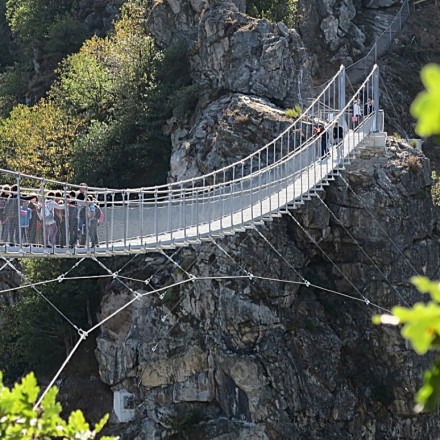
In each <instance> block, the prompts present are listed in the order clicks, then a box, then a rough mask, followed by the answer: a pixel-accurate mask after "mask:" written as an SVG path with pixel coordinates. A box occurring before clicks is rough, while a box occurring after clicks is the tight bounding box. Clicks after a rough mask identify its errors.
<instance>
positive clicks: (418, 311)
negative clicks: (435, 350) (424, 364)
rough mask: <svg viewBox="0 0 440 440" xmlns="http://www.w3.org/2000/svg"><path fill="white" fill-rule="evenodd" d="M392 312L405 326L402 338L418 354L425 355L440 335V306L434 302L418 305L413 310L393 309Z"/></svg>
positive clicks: (404, 308)
mask: <svg viewBox="0 0 440 440" xmlns="http://www.w3.org/2000/svg"><path fill="white" fill-rule="evenodd" d="M392 312H393V315H394V316H396V317H397V318H398V319H399V320H400V322H401V323H403V324H404V326H403V328H402V331H401V333H402V336H403V337H404V338H405V339H408V340H409V341H410V342H411V344H412V346H413V348H414V350H415V351H416V352H417V353H418V354H425V353H426V352H427V351H428V350H429V349H430V348H431V344H432V342H433V341H434V339H435V337H436V336H437V335H440V306H439V305H438V304H436V303H433V302H430V303H428V304H422V303H417V304H415V305H414V306H413V307H412V308H406V307H393V309H392Z"/></svg>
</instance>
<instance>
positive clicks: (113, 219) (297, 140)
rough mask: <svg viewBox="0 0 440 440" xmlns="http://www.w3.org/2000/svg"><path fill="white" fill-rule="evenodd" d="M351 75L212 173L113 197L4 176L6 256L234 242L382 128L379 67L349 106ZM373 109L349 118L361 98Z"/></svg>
mask: <svg viewBox="0 0 440 440" xmlns="http://www.w3.org/2000/svg"><path fill="white" fill-rule="evenodd" d="M344 79H345V72H344V69H343V68H341V70H340V71H339V72H338V74H337V75H336V76H335V77H334V81H332V82H330V83H329V84H328V86H327V87H326V89H325V90H324V91H323V92H322V94H321V95H320V99H317V100H316V101H315V102H314V103H313V104H312V105H311V106H310V107H309V108H308V109H307V111H306V112H304V114H303V115H302V116H301V117H299V118H298V119H297V121H295V122H294V123H293V124H292V125H291V127H289V129H287V130H286V131H285V132H283V133H282V134H281V135H280V136H278V137H277V138H276V139H275V140H274V141H273V142H271V143H269V144H268V145H266V146H264V147H263V148H260V149H259V150H258V151H256V152H255V153H253V154H252V155H250V156H248V157H246V158H245V159H243V160H241V161H238V162H236V163H235V164H232V165H230V166H227V167H224V168H222V169H220V170H217V171H215V172H213V173H210V174H207V175H203V176H199V177H195V178H192V179H187V180H183V181H180V182H174V183H171V184H168V185H163V186H156V187H151V188H137V189H124V190H114V189H105V188H92V187H88V186H87V185H85V184H81V185H71V184H68V183H62V182H56V181H52V180H45V179H41V178H37V177H33V176H28V175H25V174H19V173H14V172H11V171H7V170H0V174H1V175H2V180H3V181H4V182H9V183H10V185H11V186H10V187H8V188H6V187H4V188H3V192H2V193H1V194H0V215H1V217H0V218H1V219H2V224H3V226H2V232H1V234H2V235H1V241H0V253H2V254H11V255H20V256H41V255H47V256H62V257H64V256H84V255H114V254H119V253H129V252H145V251H148V250H157V249H163V248H167V247H176V246H183V245H187V244H190V243H196V242H200V241H202V240H212V239H213V238H215V237H218V236H223V235H226V234H232V233H235V232H237V231H241V230H243V229H245V228H247V227H253V226H254V225H255V224H257V223H259V222H262V221H264V220H265V219H267V218H269V217H271V216H272V215H275V214H278V213H279V212H282V211H283V210H286V209H288V207H290V206H294V205H296V204H300V203H303V200H304V199H306V198H308V197H310V196H311V194H313V192H314V191H316V189H317V188H318V187H319V186H320V185H322V184H324V183H325V182H326V181H327V180H328V178H329V177H330V176H331V175H332V173H334V172H337V170H338V169H340V168H342V167H343V166H344V163H345V161H346V159H347V157H348V156H349V155H350V153H351V152H352V151H353V149H354V148H355V147H356V146H357V145H358V144H359V143H360V142H361V141H362V140H363V139H364V138H365V137H366V136H367V135H368V134H369V133H370V132H371V131H375V130H376V129H377V127H378V125H377V124H378V114H379V113H378V69H377V67H375V68H374V69H373V71H372V72H371V73H370V74H369V75H368V77H367V79H366V80H365V81H364V83H363V84H362V86H361V87H360V88H359V90H358V91H357V92H356V94H355V95H354V96H353V97H352V98H351V100H350V101H349V102H348V103H346V102H345V84H344ZM368 98H371V99H372V100H373V102H374V105H373V106H372V111H371V112H367V113H365V114H362V115H359V118H358V119H356V120H354V119H353V116H352V114H353V111H352V108H353V105H354V102H355V101H356V100H358V99H368Z"/></svg>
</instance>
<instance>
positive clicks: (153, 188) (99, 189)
mask: <svg viewBox="0 0 440 440" xmlns="http://www.w3.org/2000/svg"><path fill="white" fill-rule="evenodd" d="M344 69H345V68H344V66H342V65H341V67H340V68H339V70H338V72H337V73H336V74H335V75H334V76H333V78H331V80H330V81H329V82H328V84H327V86H326V87H325V89H324V90H323V91H322V92H321V93H320V94H319V95H318V96H317V98H316V99H315V100H314V101H313V103H312V104H310V106H309V107H307V109H306V110H305V111H304V112H303V113H302V114H301V115H300V117H299V118H298V119H296V120H295V122H293V123H292V124H291V125H290V126H289V127H288V128H286V129H285V130H284V131H283V132H282V133H280V134H279V135H278V136H277V137H276V138H275V139H273V140H272V141H270V142H269V143H267V144H266V145H264V146H263V147H261V148H260V149H258V150H257V151H254V152H253V153H251V154H249V155H248V156H246V157H245V158H243V159H240V160H239V161H236V162H234V163H232V164H230V165H227V166H225V167H223V168H220V169H218V170H215V171H212V172H210V173H207V174H204V175H201V176H197V177H193V178H188V179H184V180H181V181H177V182H171V183H167V184H162V185H156V186H151V187H140V188H127V189H111V188H102V187H92V186H88V188H87V189H88V191H90V192H93V193H98V194H105V193H109V192H111V193H113V194H125V193H127V194H129V193H137V194H139V193H153V194H154V193H155V192H158V191H161V190H164V191H166V192H170V191H174V190H173V189H172V188H173V187H178V186H179V185H184V184H188V183H189V184H193V185H194V183H195V182H197V181H203V179H207V178H209V177H212V176H215V175H218V174H220V173H225V172H226V171H227V170H229V169H231V168H233V167H237V166H239V165H241V164H245V163H246V162H248V161H250V160H251V159H252V158H254V157H256V156H257V155H258V154H261V153H262V152H264V151H265V150H268V149H269V148H270V147H271V146H272V145H274V144H275V143H276V142H277V141H278V140H279V139H281V138H282V137H283V136H285V135H286V134H287V133H289V132H290V131H292V130H293V129H296V126H297V125H298V124H301V123H303V122H306V123H308V122H309V121H307V118H312V119H313V116H311V115H309V114H308V112H309V111H310V110H312V109H313V107H314V105H315V103H319V99H320V98H321V97H322V96H323V95H324V94H325V93H326V92H327V91H328V90H329V88H330V86H331V85H332V84H333V82H334V81H335V80H336V79H337V78H338V76H339V75H340V74H341V72H343V70H344ZM300 146H301V144H299V146H297V148H299V147H300ZM0 172H1V173H3V174H7V175H11V176H13V177H15V178H20V179H32V180H36V181H39V182H40V185H41V184H43V186H45V185H46V184H47V183H49V184H52V185H55V186H57V187H66V186H69V187H70V188H77V189H79V188H80V185H74V184H70V183H67V182H61V181H58V180H54V179H45V178H41V177H37V176H32V175H29V174H26V173H18V172H15V171H10V170H5V169H0ZM177 191H180V188H178V189H177Z"/></svg>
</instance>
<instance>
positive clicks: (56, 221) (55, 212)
mask: <svg viewBox="0 0 440 440" xmlns="http://www.w3.org/2000/svg"><path fill="white" fill-rule="evenodd" d="M102 218H103V212H102V210H101V208H100V207H99V204H98V202H97V200H96V198H95V197H94V196H93V194H88V192H87V185H86V184H84V183H82V184H80V186H79V190H78V191H73V190H72V191H70V192H69V193H67V194H66V193H63V192H61V191H49V192H48V193H46V194H45V196H39V195H38V194H37V193H32V192H31V193H22V192H21V191H18V187H17V185H13V186H9V185H3V187H2V190H1V193H0V222H1V225H2V231H1V241H0V244H1V245H5V244H9V245H10V246H17V245H21V246H29V245H33V246H46V247H54V246H59V247H67V246H68V247H75V246H79V247H86V246H91V247H96V246H99V243H98V225H99V224H100V222H102Z"/></svg>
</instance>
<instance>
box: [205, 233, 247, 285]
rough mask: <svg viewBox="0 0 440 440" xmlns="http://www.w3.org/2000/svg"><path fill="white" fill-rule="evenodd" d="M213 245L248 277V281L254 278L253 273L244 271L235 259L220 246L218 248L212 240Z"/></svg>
mask: <svg viewBox="0 0 440 440" xmlns="http://www.w3.org/2000/svg"><path fill="white" fill-rule="evenodd" d="M213 243H214V244H215V246H217V248H218V249H220V250H221V251H222V252H223V253H224V254H225V255H226V256H227V257H228V258H230V259H231V260H232V261H233V262H234V263H235V264H236V265H237V266H238V267H239V268H240V269H241V270H242V271H243V272H244V273H245V274H246V275H247V276H248V277H249V279H250V280H252V278H253V277H254V275H253V273H251V272H249V271H248V270H246V269H245V268H244V267H243V266H242V265H241V264H239V263H237V261H235V259H234V258H233V257H232V256H231V255H230V254H229V253H228V252H227V251H226V250H225V249H223V247H222V246H220V245H219V244H218V243H217V242H216V241H215V240H213Z"/></svg>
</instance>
